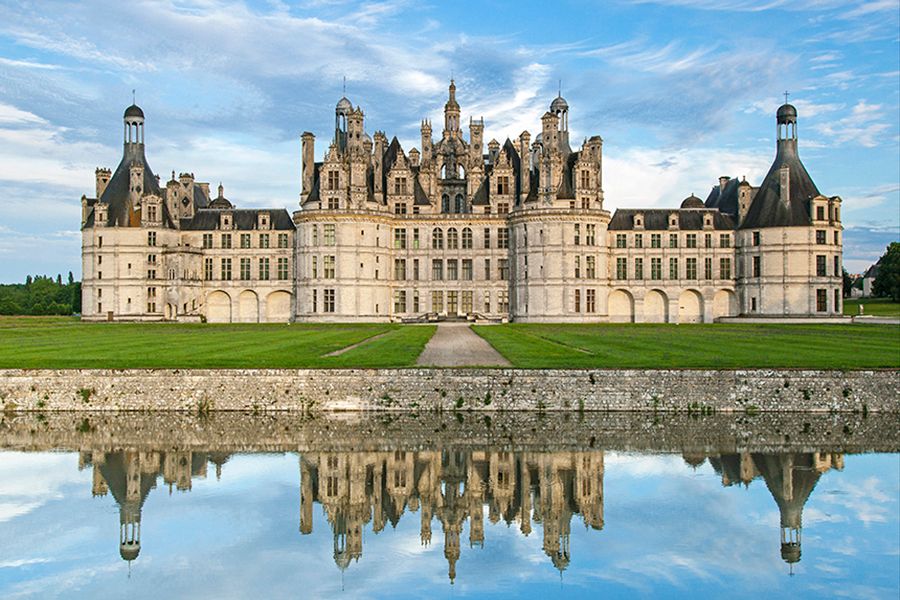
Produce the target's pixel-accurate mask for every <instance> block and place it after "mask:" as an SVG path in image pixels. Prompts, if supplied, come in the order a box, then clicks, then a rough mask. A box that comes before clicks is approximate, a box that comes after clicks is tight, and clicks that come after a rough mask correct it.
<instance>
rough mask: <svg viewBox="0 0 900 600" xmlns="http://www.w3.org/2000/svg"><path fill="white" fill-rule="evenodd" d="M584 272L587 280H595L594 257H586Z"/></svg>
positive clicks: (595, 264)
mask: <svg viewBox="0 0 900 600" xmlns="http://www.w3.org/2000/svg"><path fill="white" fill-rule="evenodd" d="M526 260H527V258H526ZM585 271H586V276H587V278H588V279H595V278H596V277H597V259H596V258H595V257H593V256H588V257H587V258H586V259H585Z"/></svg>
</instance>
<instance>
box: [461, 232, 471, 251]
mask: <svg viewBox="0 0 900 600" xmlns="http://www.w3.org/2000/svg"><path fill="white" fill-rule="evenodd" d="M462 247H463V250H471V249H472V230H471V229H469V228H468V227H465V228H464V229H463V230H462Z"/></svg>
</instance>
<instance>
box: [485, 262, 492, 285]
mask: <svg viewBox="0 0 900 600" xmlns="http://www.w3.org/2000/svg"><path fill="white" fill-rule="evenodd" d="M484 278H485V279H487V280H490V278H491V259H489V258H486V259H484Z"/></svg>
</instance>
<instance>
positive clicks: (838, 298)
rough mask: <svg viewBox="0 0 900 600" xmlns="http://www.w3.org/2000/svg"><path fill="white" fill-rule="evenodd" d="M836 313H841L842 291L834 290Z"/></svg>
mask: <svg viewBox="0 0 900 600" xmlns="http://www.w3.org/2000/svg"><path fill="white" fill-rule="evenodd" d="M834 312H836V313H839V312H841V290H839V289H835V290H834Z"/></svg>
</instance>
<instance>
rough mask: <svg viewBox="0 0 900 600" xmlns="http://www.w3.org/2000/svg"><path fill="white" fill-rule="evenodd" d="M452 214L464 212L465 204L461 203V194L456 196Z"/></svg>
mask: <svg viewBox="0 0 900 600" xmlns="http://www.w3.org/2000/svg"><path fill="white" fill-rule="evenodd" d="M453 212H455V213H461V212H465V202H464V201H463V197H462V194H457V195H456V200H455V201H454V202H453Z"/></svg>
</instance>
